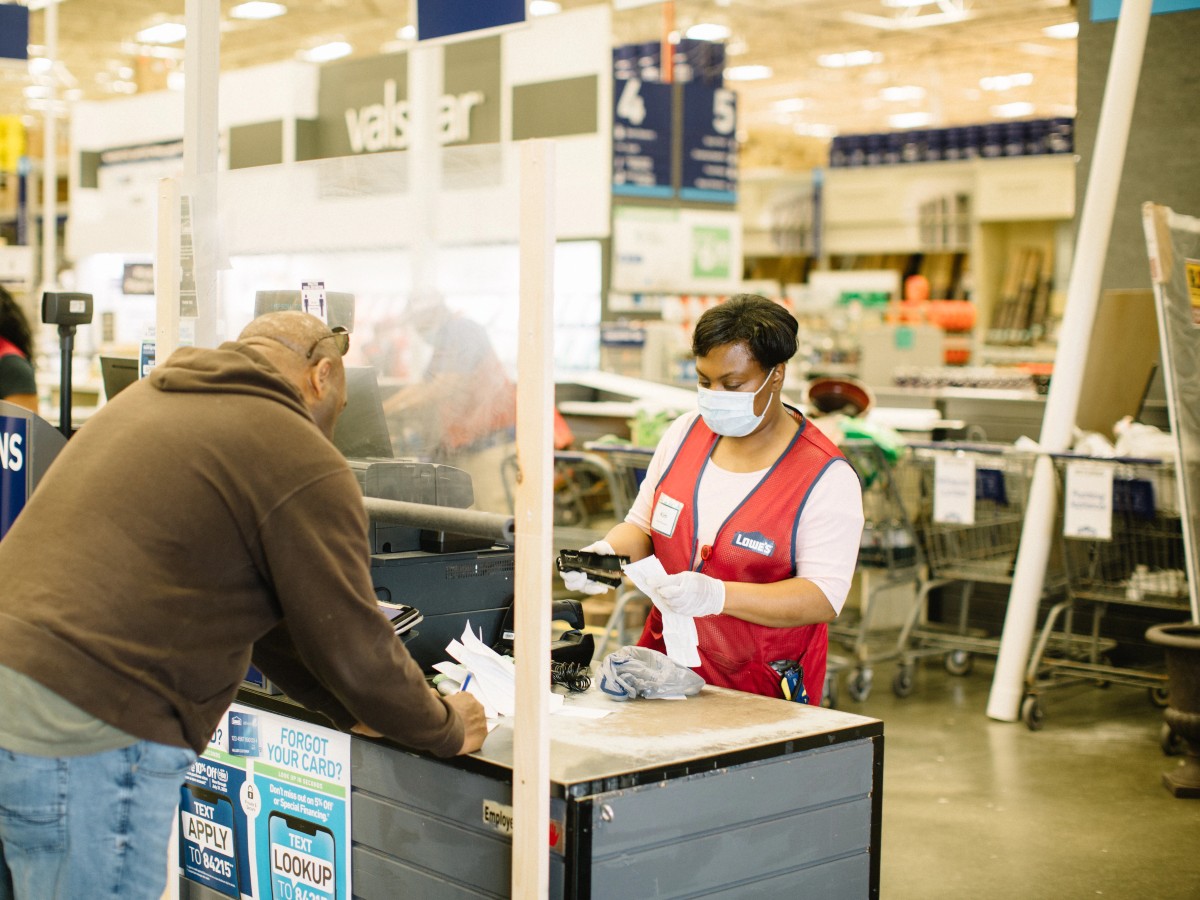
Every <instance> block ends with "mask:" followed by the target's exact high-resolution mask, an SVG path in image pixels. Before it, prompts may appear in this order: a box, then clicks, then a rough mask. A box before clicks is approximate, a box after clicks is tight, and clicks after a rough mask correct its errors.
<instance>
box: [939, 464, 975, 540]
mask: <svg viewBox="0 0 1200 900" xmlns="http://www.w3.org/2000/svg"><path fill="white" fill-rule="evenodd" d="M933 521H935V522H938V523H942V524H953V525H974V524H975V460H973V459H971V458H970V457H968V456H939V457H937V458H936V459H935V460H934V466H933Z"/></svg>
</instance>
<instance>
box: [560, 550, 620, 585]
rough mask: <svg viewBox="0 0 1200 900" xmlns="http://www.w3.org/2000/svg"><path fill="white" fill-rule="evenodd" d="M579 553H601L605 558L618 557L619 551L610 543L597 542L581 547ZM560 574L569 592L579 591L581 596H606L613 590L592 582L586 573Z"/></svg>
mask: <svg viewBox="0 0 1200 900" xmlns="http://www.w3.org/2000/svg"><path fill="white" fill-rule="evenodd" d="M579 552H580V553H600V554H602V555H604V556H616V555H617V551H616V550H614V549H613V548H612V545H611V544H610V543H609V542H608V541H596V542H595V543H594V544H588V545H587V546H586V547H580V548H579ZM558 574H559V575H561V576H562V580H563V584H564V585H566V588H567V590H568V591H578V592H579V593H581V594H604V593H607V592H608V591H611V590H612V588H611V587H609V586H608V585H607V584H601V583H600V582H598V581H592V580H591V579H590V578H588V577H587V573H586V572H559V573H558Z"/></svg>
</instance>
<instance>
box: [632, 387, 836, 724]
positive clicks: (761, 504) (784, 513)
mask: <svg viewBox="0 0 1200 900" xmlns="http://www.w3.org/2000/svg"><path fill="white" fill-rule="evenodd" d="M788 411H789V413H791V415H792V416H793V417H795V418H796V419H798V420H799V421H800V430H799V431H798V432H797V433H796V436H795V437H794V438H793V439H792V442H791V443H790V444H789V445H788V447H787V449H786V450H784V452H783V453H782V454H781V455H780V457H779V459H778V460H777V461H776V462H775V464H774V465H773V466H772V467H771V468H770V470H768V472H767V474H766V475H765V476H764V477H763V479H762V481H760V482H759V483H758V485H757V486H756V487H755V488H754V490H753V491H751V492H750V494H749V495H748V496H747V497H746V499H745V500H743V501H742V503H741V504H740V505H739V506H738V507H737V508H736V509H735V510H734V511H733V512H732V513H731V514H730V516H729V518H728V519H726V520H725V522H724V523H723V524H722V525H721V527H720V528H719V529H718V531H717V535H716V538H715V540H714V541H713V544H712V546H711V547H700V548H697V546H696V523H697V521H698V516H697V510H696V506H697V496H698V493H699V485H700V476H701V474H702V473H703V471H704V467H705V466H706V465H708V462H709V458H710V457H711V456H712V452H713V450H714V449H715V448H716V446H717V435H716V434H714V433H713V432H712V431H711V430H710V429H709V427H708V426H707V425H705V424H704V419H703V418H700V417H697V419H696V421H695V423H693V424H692V426H691V427H690V428H689V429H688V432H687V434H686V435H685V436H684V439H683V443H682V444H681V445H680V447H679V450H678V451H677V452H676V453H675V457H674V459H672V460H671V462H670V463H668V465H667V469H666V471H665V472H664V473H663V476H662V479H661V480H660V481H659V483H658V486H657V487H656V488H655V490H654V505H653V507H652V509H655V510H657V508H658V504H659V502H660V500H661V498H662V496H663V495H664V494H666V495H667V497H668V498H669V499H671V500H675V501H678V502H679V503H680V504H682V507H683V508H682V509H681V510H680V513H679V516H678V518H677V519H676V522H675V527H674V530H673V532H672V533H671V534H670V535H665V534H662V533H660V532H658V531H655V530H654V529H653V528H652V529H651V533H650V538H651V540H652V542H653V544H654V554H655V556H657V557H658V558H659V560H660V561H661V562H662V564H663V568H665V569H666V570H667V572H669V573H671V574H674V573H676V572H682V571H684V570H686V569H689V568H693V567H694V568H695V569H696V570H697V571H699V572H703V573H704V574H705V575H710V576H712V577H713V578H719V579H721V580H722V581H747V582H754V583H757V584H770V583H773V582H776V581H782V580H784V579H785V578H793V577H795V575H796V561H795V554H796V548H795V546H794V539H795V534H796V524H797V522H798V521H799V519H800V514H801V512H803V510H804V504H805V501H806V500H807V499H808V494H809V491H810V490H812V487H813V485H814V484H816V483H817V479H819V478H820V477H821V475H822V474H823V473H824V472H825V470H826V469H827V468H829V466H830V465H832V464H833V463H834V462H836V461H837V460H838V459H842V458H843V457H842V454H841V452H840V451H839V450H838V449H837V447H836V446H834V444H833V442H831V441H830V440H829V439H828V438H827V437H825V435H823V434H821V432H820V431H819V430H818V429H817V428H816V427H813V426H811V425H810V424H809V423H808V421H807V420H806V419H804V418H803V416H801V414H800V413H799V412H798V411H796V410H793V409H791V408H788ZM696 632H697V634H698V636H699V638H700V646H699V652H700V666H699V667H698V668H697V669H696V670H695V671H696V672H698V673H699V674H700V675H701V677H703V678H704V680H705V681H706V682H708V683H709V684H714V685H717V686H719V687H727V688H733V689H734V690H739V691H746V692H748V693H751V694H763V695H765V696H768V697H781V696H783V695H782V693H781V691H780V686H779V681H780V677H779V675H778V674H777V673H776V672H775V670H773V669H772V668H771V666H770V664H771V663H772V662H774V661H776V660H787V659H794V660H799V661H800V664H801V665H803V666H804V687H805V689H806V690H807V691H808V702H809V703H811V704H812V705H814V706H818V705H820V703H821V696H822V692H823V689H824V684H825V659H826V656H827V654H828V650H829V635H828V628H827V627H826V625H825V624H824V623H821V624H817V625H802V626H799V627H796V628H770V627H767V626H765V625H756V624H754V623H753V622H746V621H743V620H742V619H738V618H734V617H733V616H728V615H724V614H722V615H718V616H702V617H700V618H697V619H696ZM662 633H663V627H662V616H661V615H660V613H659V611H658V610H657V609H652V610H651V611H650V617H649V618H648V619H647V621H646V627H645V629H644V630H643V632H642V636H641V638H640V639H639V640H638V644H639V645H640V646H642V647H652V648H653V649H655V650H659V651H661V652H666V647H665V644H664V642H663V636H662Z"/></svg>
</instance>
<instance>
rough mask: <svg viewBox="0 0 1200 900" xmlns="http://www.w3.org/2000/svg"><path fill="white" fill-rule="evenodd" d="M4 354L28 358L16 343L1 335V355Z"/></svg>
mask: <svg viewBox="0 0 1200 900" xmlns="http://www.w3.org/2000/svg"><path fill="white" fill-rule="evenodd" d="M4 356H19V357H21V359H25V358H26V356H25V354H24V353H22V352H21V351H20V349H18V347H17V345H16V344H14V343H13V342H12V341H10V340H9V339H8V338H5V337H0V357H4Z"/></svg>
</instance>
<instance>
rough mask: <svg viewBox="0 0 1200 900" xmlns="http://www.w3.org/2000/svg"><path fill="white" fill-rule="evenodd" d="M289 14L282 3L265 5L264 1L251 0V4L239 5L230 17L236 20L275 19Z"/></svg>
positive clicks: (230, 13) (231, 12) (230, 12)
mask: <svg viewBox="0 0 1200 900" xmlns="http://www.w3.org/2000/svg"><path fill="white" fill-rule="evenodd" d="M286 12H287V7H286V6H284V5H283V4H282V3H265V2H263V0H250V2H249V3H239V4H238V5H237V6H235V7H234V8H233V9H231V10H230V11H229V15H230V16H232V17H233V18H235V19H254V20H262V19H274V18H275V17H276V16H282V15H283V14H284V13H286Z"/></svg>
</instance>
